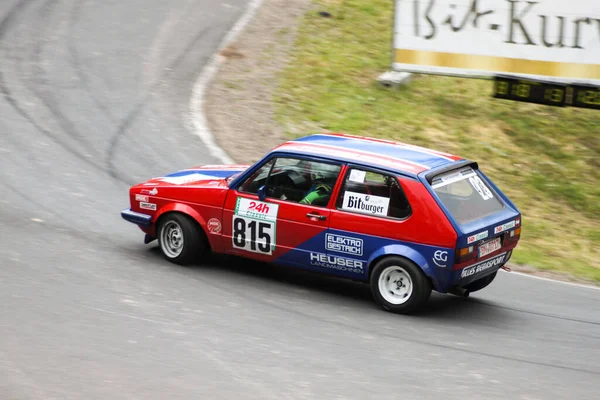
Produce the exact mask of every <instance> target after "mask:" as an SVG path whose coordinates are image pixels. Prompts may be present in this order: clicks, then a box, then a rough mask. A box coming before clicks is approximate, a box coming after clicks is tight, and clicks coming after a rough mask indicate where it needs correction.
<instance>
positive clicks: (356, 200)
mask: <svg viewBox="0 0 600 400" xmlns="http://www.w3.org/2000/svg"><path fill="white" fill-rule="evenodd" d="M389 203H390V199H388V198H387V197H380V196H371V195H368V194H362V193H355V192H346V193H344V202H343V204H342V209H343V210H348V211H357V212H360V213H364V214H372V215H379V216H384V217H386V216H387V214H388V205H389Z"/></svg>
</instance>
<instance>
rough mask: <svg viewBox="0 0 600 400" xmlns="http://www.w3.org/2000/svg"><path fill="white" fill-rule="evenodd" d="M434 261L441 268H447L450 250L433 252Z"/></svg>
mask: <svg viewBox="0 0 600 400" xmlns="http://www.w3.org/2000/svg"><path fill="white" fill-rule="evenodd" d="M433 262H434V264H435V265H437V266H438V267H440V268H446V266H447V264H448V252H447V251H445V250H437V251H436V252H435V253H433Z"/></svg>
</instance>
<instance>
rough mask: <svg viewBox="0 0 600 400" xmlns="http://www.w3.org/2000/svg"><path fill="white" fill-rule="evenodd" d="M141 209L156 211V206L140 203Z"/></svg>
mask: <svg viewBox="0 0 600 400" xmlns="http://www.w3.org/2000/svg"><path fill="white" fill-rule="evenodd" d="M140 208H143V209H144V210H152V211H156V204H154V203H146V202H140Z"/></svg>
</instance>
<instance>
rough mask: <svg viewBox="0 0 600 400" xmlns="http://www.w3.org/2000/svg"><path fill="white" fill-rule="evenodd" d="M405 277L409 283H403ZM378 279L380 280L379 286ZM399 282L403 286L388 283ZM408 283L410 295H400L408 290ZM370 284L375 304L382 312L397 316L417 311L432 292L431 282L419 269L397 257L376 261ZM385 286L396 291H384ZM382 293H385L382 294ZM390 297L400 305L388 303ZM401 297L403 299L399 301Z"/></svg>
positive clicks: (404, 259)
mask: <svg viewBox="0 0 600 400" xmlns="http://www.w3.org/2000/svg"><path fill="white" fill-rule="evenodd" d="M386 277H387V279H386ZM407 277H409V278H410V282H405V281H404V279H406V278H407ZM380 278H381V280H382V284H381V285H380ZM394 279H397V280H394ZM400 281H402V282H403V286H401V287H400V286H398V285H399V283H390V282H400ZM409 283H410V284H412V290H410V293H402V292H404V291H406V290H408V288H407V286H406V285H407V284H409ZM370 284H371V293H372V295H373V298H374V299H375V302H376V303H377V304H378V305H379V306H381V308H383V309H384V310H386V311H390V312H393V313H397V314H410V313H412V312H415V311H417V310H418V309H419V308H421V307H422V306H423V305H424V304H425V303H426V302H427V301H428V300H429V296H430V295H431V290H432V285H431V281H430V280H429V278H428V277H427V276H426V275H425V274H424V273H423V271H422V270H421V268H419V267H418V266H416V265H415V264H414V263H412V262H411V261H409V260H407V259H406V258H403V257H398V256H390V257H386V258H383V259H381V260H380V261H378V262H377V263H376V264H375V266H374V267H373V273H372V274H371V282H370ZM386 284H392V285H397V287H398V289H397V290H391V289H390V290H385V285H386ZM383 291H385V292H386V293H383ZM390 296H391V297H396V298H397V299H398V300H399V301H401V302H402V303H400V304H398V303H393V302H391V301H389V300H388V299H390ZM402 296H404V297H405V298H404V299H400V297H402ZM386 297H387V298H388V299H386Z"/></svg>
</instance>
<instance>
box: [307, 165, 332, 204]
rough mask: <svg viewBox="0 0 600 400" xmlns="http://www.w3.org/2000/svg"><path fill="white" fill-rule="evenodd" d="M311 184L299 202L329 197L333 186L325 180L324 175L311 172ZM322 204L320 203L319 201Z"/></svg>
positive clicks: (311, 202)
mask: <svg viewBox="0 0 600 400" xmlns="http://www.w3.org/2000/svg"><path fill="white" fill-rule="evenodd" d="M311 178H312V182H313V183H312V186H311V187H310V189H309V190H308V191H307V192H306V194H305V195H304V198H303V199H302V200H300V204H313V203H314V202H315V201H316V200H325V201H327V200H328V199H329V196H330V195H331V191H332V189H333V187H332V186H331V185H329V184H328V183H326V182H325V176H324V175H323V173H321V172H315V173H313V174H311ZM321 204H322V203H321Z"/></svg>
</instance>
